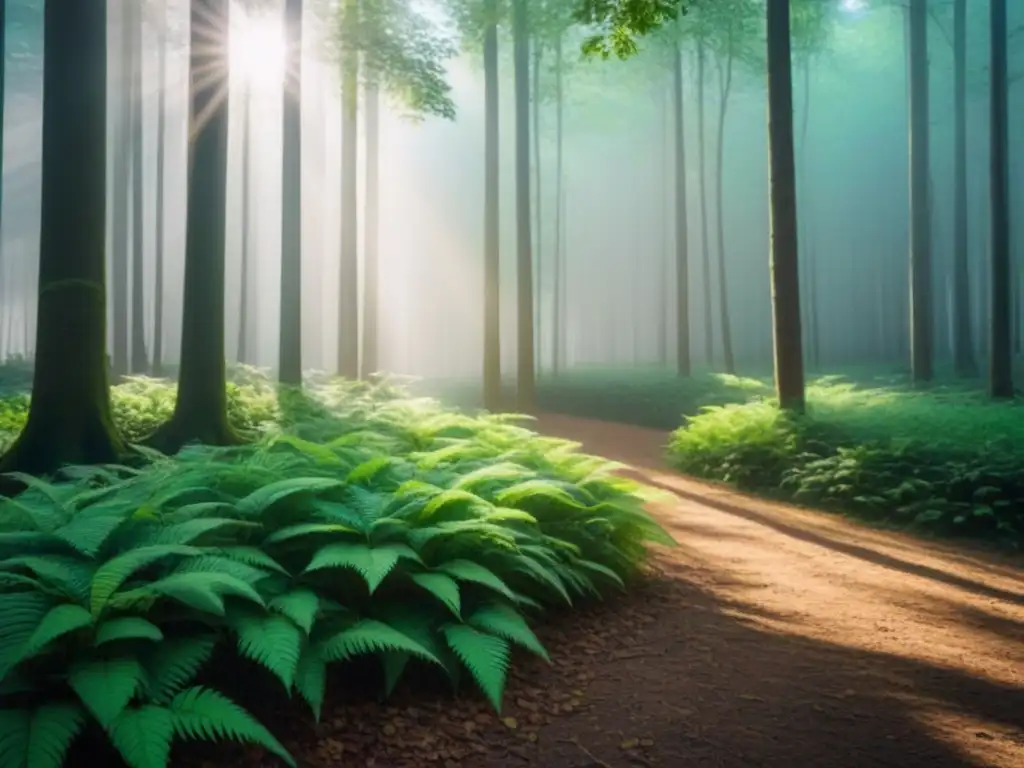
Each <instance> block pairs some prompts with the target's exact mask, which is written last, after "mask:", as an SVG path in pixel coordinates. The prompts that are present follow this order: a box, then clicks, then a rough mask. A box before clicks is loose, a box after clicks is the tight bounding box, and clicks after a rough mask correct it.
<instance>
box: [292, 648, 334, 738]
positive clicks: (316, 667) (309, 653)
mask: <svg viewBox="0 0 1024 768" xmlns="http://www.w3.org/2000/svg"><path fill="white" fill-rule="evenodd" d="M326 686H327V661H326V659H324V657H323V656H322V655H321V654H320V652H319V651H318V650H317V649H315V648H311V647H307V649H306V651H305V652H304V653H303V654H302V656H301V657H300V658H299V666H298V667H297V668H296V670H295V690H297V691H298V692H299V695H300V696H301V697H302V698H303V700H304V701H305V702H306V703H307V704H308V705H309V708H310V709H311V710H312V711H313V717H314V718H316V721H317V722H320V711H321V708H322V707H323V703H324V695H325V693H326Z"/></svg>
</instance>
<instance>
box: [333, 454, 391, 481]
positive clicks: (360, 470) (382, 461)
mask: <svg viewBox="0 0 1024 768" xmlns="http://www.w3.org/2000/svg"><path fill="white" fill-rule="evenodd" d="M392 461H393V459H392V458H391V457H390V456H374V457H373V458H372V459H367V460H366V461H364V462H363V463H362V464H360V465H358V466H357V467H355V468H353V469H352V471H351V472H349V473H348V476H347V477H346V478H345V482H346V483H362V482H369V481H370V480H372V479H373V477H374V475H376V474H377V473H378V472H380V471H381V470H382V469H384V468H385V467H387V466H388V465H390V464H391V463H392Z"/></svg>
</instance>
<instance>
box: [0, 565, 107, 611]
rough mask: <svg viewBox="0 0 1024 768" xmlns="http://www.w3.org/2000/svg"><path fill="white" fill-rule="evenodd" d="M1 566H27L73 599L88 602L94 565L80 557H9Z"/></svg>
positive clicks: (83, 602)
mask: <svg viewBox="0 0 1024 768" xmlns="http://www.w3.org/2000/svg"><path fill="white" fill-rule="evenodd" d="M0 568H4V569H7V568H26V569H28V570H30V571H32V573H33V574H34V575H35V576H37V577H38V578H39V579H41V580H42V581H44V582H46V583H48V584H50V585H52V586H54V587H56V588H57V589H58V590H60V592H61V593H62V594H63V595H65V596H66V597H68V598H70V599H71V600H74V601H76V602H80V603H82V604H83V605H86V604H88V598H89V585H90V583H91V581H92V576H93V573H94V567H93V566H92V565H90V564H89V563H84V562H82V561H81V560H79V559H78V558H75V557H63V556H61V555H47V556H39V555H25V556H23V557H9V558H7V559H6V560H4V561H3V562H2V563H0Z"/></svg>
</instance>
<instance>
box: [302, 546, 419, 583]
mask: <svg viewBox="0 0 1024 768" xmlns="http://www.w3.org/2000/svg"><path fill="white" fill-rule="evenodd" d="M402 558H405V559H408V560H412V561H414V562H419V561H420V558H419V555H417V554H416V553H415V552H414V551H413V550H412V549H410V548H409V547H407V546H405V545H404V544H385V545H383V546H379V547H370V546H368V545H366V544H357V543H338V544H328V545H327V546H325V547H323V548H321V549H320V550H318V551H317V552H316V553H315V554H314V555H313V557H312V559H311V560H310V562H309V565H307V566H306V569H305V571H304V573H312V572H314V571H318V570H323V569H324V568H350V569H352V570H354V571H356V573H358V574H359V575H360V576H362V577H363V579H364V581H366V586H367V587H368V588H369V590H370V593H371V594H372V593H373V592H374V590H376V589H377V587H379V586H380V584H381V582H382V581H384V579H385V578H386V577H387V575H388V574H389V573H391V571H392V570H393V569H394V567H395V566H396V565H398V561H399V560H400V559H402Z"/></svg>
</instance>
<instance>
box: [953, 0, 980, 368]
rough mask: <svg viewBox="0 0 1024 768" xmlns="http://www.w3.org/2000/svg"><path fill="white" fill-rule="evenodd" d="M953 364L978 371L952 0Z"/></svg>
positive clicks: (962, 42)
mask: <svg viewBox="0 0 1024 768" xmlns="http://www.w3.org/2000/svg"><path fill="white" fill-rule="evenodd" d="M953 68H954V74H953V80H954V85H953V91H954V94H953V99H954V107H953V109H954V138H953V164H954V169H955V170H954V179H953V195H954V199H953V365H954V367H955V370H956V373H957V375H959V376H968V377H970V376H974V375H976V374H977V372H978V368H977V364H976V363H975V360H974V344H973V343H972V341H971V276H970V271H969V269H968V265H967V261H968V258H969V257H970V249H969V248H968V245H967V0H953Z"/></svg>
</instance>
